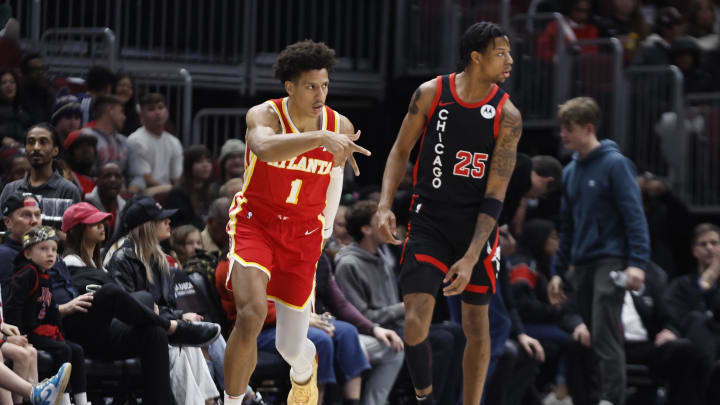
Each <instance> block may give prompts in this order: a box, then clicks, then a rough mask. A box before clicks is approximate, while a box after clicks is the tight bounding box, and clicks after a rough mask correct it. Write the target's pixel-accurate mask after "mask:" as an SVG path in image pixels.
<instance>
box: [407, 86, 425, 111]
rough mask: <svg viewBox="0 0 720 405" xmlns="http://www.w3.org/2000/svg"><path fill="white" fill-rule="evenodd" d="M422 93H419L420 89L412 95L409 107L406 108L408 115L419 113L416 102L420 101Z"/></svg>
mask: <svg viewBox="0 0 720 405" xmlns="http://www.w3.org/2000/svg"><path fill="white" fill-rule="evenodd" d="M421 94H422V92H421V91H420V87H418V88H417V90H415V94H413V99H412V101H411V102H410V107H408V113H409V114H413V115H415V114H417V113H418V112H419V111H420V108H419V107H418V105H417V102H418V100H419V99H420V95H421Z"/></svg>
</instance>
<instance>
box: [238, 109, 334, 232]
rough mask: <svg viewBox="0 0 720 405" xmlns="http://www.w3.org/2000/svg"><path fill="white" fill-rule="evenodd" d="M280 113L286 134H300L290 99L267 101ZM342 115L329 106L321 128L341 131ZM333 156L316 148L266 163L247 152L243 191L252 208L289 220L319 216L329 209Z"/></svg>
mask: <svg viewBox="0 0 720 405" xmlns="http://www.w3.org/2000/svg"><path fill="white" fill-rule="evenodd" d="M266 103H268V104H269V105H270V106H272V108H273V110H274V111H275V113H276V114H277V116H278V119H279V121H280V126H281V129H282V133H283V134H284V135H276V136H293V134H297V133H300V131H298V129H297V127H296V126H295V124H293V122H292V120H291V119H290V114H289V113H288V98H287V97H285V98H282V99H274V100H268V101H266ZM339 128H340V115H339V114H338V113H336V112H335V111H333V110H332V109H331V108H330V107H328V106H325V108H324V110H323V116H322V127H321V129H324V130H327V131H331V132H339ZM332 163H333V155H332V153H330V152H328V151H327V150H325V148H322V147H320V148H315V149H313V150H310V151H307V152H305V153H303V154H301V155H299V156H296V157H294V158H292V159H289V160H284V161H281V162H262V161H260V160H259V159H258V157H257V155H255V154H254V153H253V152H252V151H251V150H250V148H247V149H246V151H245V184H244V185H243V189H242V191H241V193H242V196H243V197H244V199H245V200H246V201H247V202H248V205H249V206H250V210H251V211H255V212H257V211H262V212H272V213H273V214H275V213H276V214H277V215H279V216H281V217H287V218H289V219H311V218H317V217H318V215H320V214H321V213H322V211H323V209H325V194H326V192H327V188H328V184H330V170H331V169H332Z"/></svg>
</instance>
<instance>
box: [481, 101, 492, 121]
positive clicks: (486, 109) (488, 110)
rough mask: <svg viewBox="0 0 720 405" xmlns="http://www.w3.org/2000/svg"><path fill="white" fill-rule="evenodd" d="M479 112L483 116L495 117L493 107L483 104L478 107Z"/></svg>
mask: <svg viewBox="0 0 720 405" xmlns="http://www.w3.org/2000/svg"><path fill="white" fill-rule="evenodd" d="M480 114H481V115H482V116H483V118H486V119H490V118H493V117H495V107H493V106H491V105H489V104H485V105H484V106H482V107H480Z"/></svg>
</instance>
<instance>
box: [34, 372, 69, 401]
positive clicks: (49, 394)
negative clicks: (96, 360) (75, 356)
mask: <svg viewBox="0 0 720 405" xmlns="http://www.w3.org/2000/svg"><path fill="white" fill-rule="evenodd" d="M71 372H72V365H71V364H70V363H65V364H63V365H62V366H60V370H58V372H57V374H55V375H54V376H52V377H50V378H48V379H45V380H43V381H42V382H40V383H37V384H36V385H35V386H34V387H33V388H32V391H31V392H30V403H32V404H33V405H58V404H59V403H60V401H61V400H62V396H63V393H64V392H65V387H67V383H68V380H69V379H70V373H71Z"/></svg>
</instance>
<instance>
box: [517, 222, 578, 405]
mask: <svg viewBox="0 0 720 405" xmlns="http://www.w3.org/2000/svg"><path fill="white" fill-rule="evenodd" d="M524 228H525V229H524V230H523V234H522V237H521V239H520V244H519V246H518V252H517V253H516V254H515V255H513V256H512V257H511V258H510V260H509V263H510V285H511V291H512V296H513V300H514V301H515V303H516V304H517V309H518V312H519V314H520V316H521V319H522V321H523V324H524V328H525V331H526V332H527V334H528V335H530V336H532V337H533V338H535V339H537V340H539V341H540V343H541V344H542V346H543V349H544V351H545V354H546V356H545V358H546V362H545V367H543V370H542V372H541V374H540V376H539V380H538V384H537V385H538V386H540V387H542V386H544V385H545V384H548V383H549V384H555V383H556V382H557V386H556V387H555V390H554V391H555V392H554V393H553V394H551V396H552V395H554V396H555V399H556V400H562V399H563V398H562V395H563V394H565V393H567V392H568V388H569V392H570V395H571V396H572V397H573V401H574V402H576V403H579V404H584V403H588V401H587V400H586V394H587V393H586V392H583V391H587V390H588V389H589V387H588V384H587V381H580V380H579V378H578V377H580V376H584V375H587V374H589V370H586V369H578V370H572V374H573V375H570V374H571V372H570V370H568V373H567V375H559V376H558V378H557V380H556V378H555V377H556V376H557V374H558V365H559V363H560V362H561V361H562V360H561V359H563V358H567V357H569V356H582V357H585V358H590V357H591V353H590V351H589V350H583V349H582V347H580V345H583V346H584V347H585V348H588V347H590V331H589V330H588V327H587V325H586V324H585V323H584V322H583V320H582V318H581V317H580V315H579V314H577V313H576V312H575V311H573V310H571V309H570V308H568V307H567V305H552V304H551V303H550V300H549V298H548V294H547V285H548V279H549V277H550V262H551V260H552V258H553V256H554V255H555V252H556V251H557V249H558V244H559V241H558V233H557V229H556V228H555V224H553V223H552V222H551V221H548V220H544V219H533V220H530V221H528V222H527V223H526V224H525V227H524ZM567 360H568V362H570V361H571V360H572V363H573V364H583V363H587V362H583V361H577V360H576V359H567ZM565 381H567V385H568V387H565Z"/></svg>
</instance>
